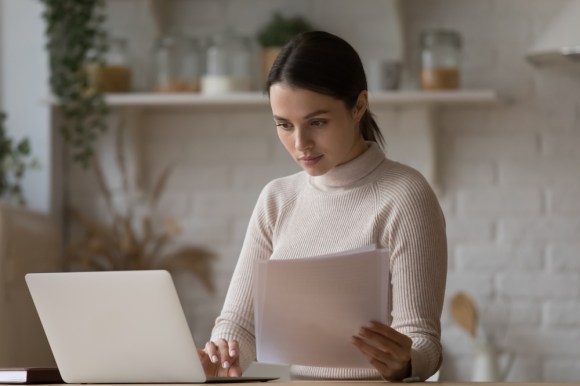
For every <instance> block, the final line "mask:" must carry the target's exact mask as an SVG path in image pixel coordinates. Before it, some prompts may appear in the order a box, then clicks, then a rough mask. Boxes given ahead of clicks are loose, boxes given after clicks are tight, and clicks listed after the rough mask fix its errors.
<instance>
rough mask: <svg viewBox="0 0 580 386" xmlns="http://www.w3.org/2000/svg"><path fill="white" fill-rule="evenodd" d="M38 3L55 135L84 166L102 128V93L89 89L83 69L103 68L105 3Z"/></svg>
mask: <svg viewBox="0 0 580 386" xmlns="http://www.w3.org/2000/svg"><path fill="white" fill-rule="evenodd" d="M40 1H41V2H42V3H43V4H44V6H45V8H44V13H43V18H44V20H45V22H46V29H45V35H46V38H47V44H46V49H47V50H48V53H49V58H50V59H49V65H50V86H51V89H52V92H53V94H54V95H55V97H57V98H58V102H59V107H60V112H61V115H62V122H61V126H60V131H61V134H62V136H63V138H64V140H65V142H66V143H67V144H69V145H70V146H71V148H72V150H73V158H74V160H75V161H77V162H80V163H81V164H82V165H83V166H85V167H87V166H88V165H89V161H90V160H91V157H92V155H93V151H94V150H93V144H94V142H95V141H96V140H97V138H98V137H99V135H100V134H102V132H104V131H105V130H106V128H107V124H106V118H107V115H108V108H107V105H106V103H105V99H104V97H103V93H102V92H101V91H100V90H99V89H98V88H97V87H91V84H90V82H89V74H88V71H87V69H88V68H89V65H93V64H98V65H100V66H103V65H104V64H105V54H106V52H107V34H106V31H105V19H106V17H105V2H104V0H83V1H62V0H40Z"/></svg>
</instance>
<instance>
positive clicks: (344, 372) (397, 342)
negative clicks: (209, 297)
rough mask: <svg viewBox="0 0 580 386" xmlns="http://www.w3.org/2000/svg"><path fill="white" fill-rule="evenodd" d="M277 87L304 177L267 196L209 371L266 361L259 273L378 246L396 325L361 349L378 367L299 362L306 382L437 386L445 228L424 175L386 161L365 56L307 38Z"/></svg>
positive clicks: (253, 222)
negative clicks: (426, 384) (414, 381)
mask: <svg viewBox="0 0 580 386" xmlns="http://www.w3.org/2000/svg"><path fill="white" fill-rule="evenodd" d="M266 90H267V92H268V95H269V97H270V105H271V108H272V112H273V116H274V122H275V125H276V130H277V132H278V136H279V138H280V141H281V142H282V144H283V145H284V147H285V148H286V150H287V151H288V153H289V154H290V156H292V157H293V159H294V160H295V161H296V162H297V163H298V164H299V165H300V166H301V167H302V168H303V169H304V171H302V172H300V173H297V174H294V175H291V176H288V177H284V178H280V179H276V180H274V181H272V182H270V183H269V184H268V185H267V186H266V187H265V188H264V189H263V191H262V193H261V194H260V197H259V198H258V202H257V204H256V207H255V209H254V212H253V214H252V217H251V219H250V223H249V226H248V230H247V234H246V237H245V240H244V245H243V247H242V250H241V254H240V258H239V261H238V264H237V266H236V269H235V272H234V275H233V277H232V281H231V284H230V288H229V290H228V294H227V296H226V299H225V303H224V306H223V309H222V312H221V314H220V316H219V317H218V318H217V320H216V324H215V327H214V329H213V332H212V337H211V341H210V342H208V343H207V344H206V346H205V348H204V350H201V351H200V356H201V358H202V362H203V363H204V367H205V370H206V372H207V373H208V374H209V375H221V376H228V375H229V376H237V375H241V373H242V369H245V368H246V367H247V366H248V365H249V364H250V362H251V361H252V360H254V358H255V350H256V348H255V333H254V320H253V304H252V301H253V297H252V285H253V280H254V273H255V270H254V268H253V267H254V265H255V263H256V262H258V261H262V260H266V259H297V258H304V257H309V256H316V255H323V254H328V253H336V252H340V251H344V250H350V249H354V248H357V247H362V246H365V245H369V244H376V245H377V246H378V247H380V248H388V250H389V251H390V253H391V256H390V263H389V264H390V272H391V291H390V293H389V297H390V302H389V303H390V311H391V312H390V314H389V316H388V324H386V325H385V324H382V323H379V322H376V321H369V324H368V325H365V326H361V328H360V331H359V334H358V335H355V336H353V337H352V344H353V345H355V346H356V347H357V348H358V349H359V350H360V352H361V354H362V355H365V356H366V357H367V358H368V360H369V362H370V363H371V364H372V365H373V367H374V368H320V367H308V366H292V367H291V375H292V376H293V378H297V379H374V378H376V379H381V378H382V379H385V380H389V381H398V380H402V379H405V378H408V377H411V376H413V377H418V378H420V379H427V378H428V377H429V376H431V375H432V374H434V373H435V372H436V371H437V370H438V368H439V366H440V364H441V357H442V355H441V343H440V316H441V310H442V306H443V297H444V291H445V280H446V272H447V241H446V235H445V220H444V217H443V214H442V212H441V209H440V207H439V204H438V202H437V198H436V197H435V195H434V193H433V191H432V190H431V188H430V187H429V185H428V183H427V182H426V181H425V179H424V178H423V177H422V176H421V175H420V174H419V173H418V172H416V171H415V170H413V169H411V168H410V167H408V166H405V165H402V164H399V163H397V162H394V161H391V160H389V159H387V158H385V156H384V153H383V151H382V150H381V147H380V145H381V144H382V142H383V138H382V135H381V132H380V129H379V127H378V126H377V124H376V122H375V121H374V119H373V118H372V115H371V113H370V111H369V109H368V92H367V84H366V77H365V73H364V69H363V66H362V63H361V60H360V58H359V56H358V54H357V53H356V51H355V50H354V49H353V48H352V47H351V46H350V45H349V44H348V43H347V42H345V41H344V40H342V39H341V38H339V37H337V36H334V35H332V34H329V33H326V32H320V31H315V32H308V33H304V34H301V35H298V36H297V37H296V38H294V39H293V40H292V41H291V42H289V43H288V44H287V45H286V46H285V47H284V48H283V49H282V51H281V52H280V54H279V56H278V58H277V59H276V61H275V63H274V64H273V67H272V69H271V71H270V74H269V77H268V80H267V85H266Z"/></svg>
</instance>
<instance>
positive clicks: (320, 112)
mask: <svg viewBox="0 0 580 386" xmlns="http://www.w3.org/2000/svg"><path fill="white" fill-rule="evenodd" d="M326 113H328V110H316V111H313V112H311V113H310V114H306V116H304V118H303V119H308V118H312V117H314V116H316V115H320V114H326Z"/></svg>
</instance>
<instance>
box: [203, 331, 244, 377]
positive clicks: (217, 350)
mask: <svg viewBox="0 0 580 386" xmlns="http://www.w3.org/2000/svg"><path fill="white" fill-rule="evenodd" d="M198 354H199V359H200V360H201V364H202V365H203V370H204V371H205V375H206V376H210V377H240V376H241V375H242V368H241V366H240V356H239V354H240V351H239V345H238V341H236V340H232V341H229V342H228V341H226V340H225V339H220V340H218V341H217V342H207V343H206V344H205V348H204V349H203V350H198Z"/></svg>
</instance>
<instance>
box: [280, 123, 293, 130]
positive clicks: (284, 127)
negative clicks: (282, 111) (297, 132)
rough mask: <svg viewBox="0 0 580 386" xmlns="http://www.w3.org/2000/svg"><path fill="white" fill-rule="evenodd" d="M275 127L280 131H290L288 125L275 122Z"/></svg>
mask: <svg viewBox="0 0 580 386" xmlns="http://www.w3.org/2000/svg"><path fill="white" fill-rule="evenodd" d="M276 127H279V128H280V129H282V130H290V128H291V127H292V126H291V125H290V124H289V123H285V122H277V123H276Z"/></svg>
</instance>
